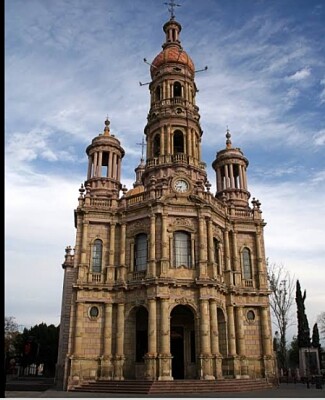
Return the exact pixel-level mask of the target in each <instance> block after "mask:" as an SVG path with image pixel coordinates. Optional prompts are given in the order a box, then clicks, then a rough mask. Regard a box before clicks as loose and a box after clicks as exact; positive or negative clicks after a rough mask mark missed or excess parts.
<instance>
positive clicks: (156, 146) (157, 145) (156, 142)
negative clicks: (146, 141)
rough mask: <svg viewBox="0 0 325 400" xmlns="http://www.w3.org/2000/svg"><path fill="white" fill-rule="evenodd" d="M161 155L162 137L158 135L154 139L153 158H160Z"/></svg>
mask: <svg viewBox="0 0 325 400" xmlns="http://www.w3.org/2000/svg"><path fill="white" fill-rule="evenodd" d="M159 155H160V135H159V134H157V135H156V136H155V137H154V139H153V156H154V157H158V156H159Z"/></svg>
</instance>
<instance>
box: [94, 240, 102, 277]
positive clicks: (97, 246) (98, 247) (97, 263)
mask: <svg viewBox="0 0 325 400" xmlns="http://www.w3.org/2000/svg"><path fill="white" fill-rule="evenodd" d="M102 258H103V242H102V241H101V240H100V239H95V240H94V242H93V245H92V260H91V269H92V272H94V273H101V272H102Z"/></svg>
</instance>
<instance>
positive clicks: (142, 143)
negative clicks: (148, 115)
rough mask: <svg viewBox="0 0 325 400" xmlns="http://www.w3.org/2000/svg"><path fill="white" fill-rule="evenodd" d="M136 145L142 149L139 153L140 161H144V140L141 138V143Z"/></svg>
mask: <svg viewBox="0 0 325 400" xmlns="http://www.w3.org/2000/svg"><path fill="white" fill-rule="evenodd" d="M137 145H139V146H141V147H142V151H141V160H144V158H143V151H144V146H146V143H145V142H144V138H142V142H141V143H137Z"/></svg>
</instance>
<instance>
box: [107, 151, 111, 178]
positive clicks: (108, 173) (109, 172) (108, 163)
mask: <svg viewBox="0 0 325 400" xmlns="http://www.w3.org/2000/svg"><path fill="white" fill-rule="evenodd" d="M111 160H112V152H111V151H109V152H108V155H107V174H106V177H107V178H111V177H112V161H111Z"/></svg>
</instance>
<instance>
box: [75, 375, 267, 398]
mask: <svg viewBox="0 0 325 400" xmlns="http://www.w3.org/2000/svg"><path fill="white" fill-rule="evenodd" d="M272 387H273V385H272V384H271V383H270V382H268V381H267V380H266V379H223V380H218V381H206V380H194V379H193V380H192V379H191V380H189V379H184V380H183V379H182V380H173V381H145V380H124V381H111V380H107V381H105V380H98V381H92V382H87V383H83V384H81V385H80V386H74V387H72V388H71V389H70V391H71V392H92V393H113V394H118V393H120V394H122V393H123V394H149V395H163V394H166V395H167V394H173V395H177V394H184V393H187V394H190V393H191V394H193V393H214V392H229V393H231V392H234V393H235V392H247V391H254V390H265V389H270V388H272Z"/></svg>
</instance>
